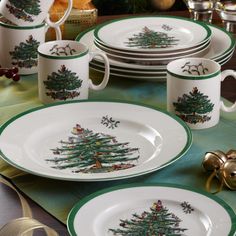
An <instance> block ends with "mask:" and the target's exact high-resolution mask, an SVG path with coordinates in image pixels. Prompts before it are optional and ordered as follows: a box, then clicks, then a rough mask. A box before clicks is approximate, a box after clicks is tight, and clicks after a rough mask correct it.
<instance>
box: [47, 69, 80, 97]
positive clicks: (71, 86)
mask: <svg viewBox="0 0 236 236" xmlns="http://www.w3.org/2000/svg"><path fill="white" fill-rule="evenodd" d="M82 82H83V81H82V80H80V79H79V77H78V76H77V74H76V73H75V72H72V71H70V70H69V69H67V68H66V66H65V65H62V66H61V68H60V69H59V70H58V71H57V72H53V73H52V74H51V75H49V76H48V78H47V80H46V81H44V85H45V87H46V89H47V90H48V91H47V92H46V95H47V96H50V97H51V98H52V99H58V100H66V99H68V98H72V99H73V98H75V97H78V96H79V95H80V92H78V91H77V90H78V89H79V88H80V87H81V86H82Z"/></svg>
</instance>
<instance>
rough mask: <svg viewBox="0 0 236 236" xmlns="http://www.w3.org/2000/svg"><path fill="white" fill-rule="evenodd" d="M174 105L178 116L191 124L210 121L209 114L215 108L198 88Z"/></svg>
mask: <svg viewBox="0 0 236 236" xmlns="http://www.w3.org/2000/svg"><path fill="white" fill-rule="evenodd" d="M173 105H174V107H175V111H176V114H177V115H178V116H179V117H180V118H181V119H182V120H184V121H185V122H188V123H190V124H197V123H204V122H206V121H209V120H210V119H211V116H208V115H207V113H209V112H211V111H212V110H213V107H214V104H213V103H211V101H210V100H209V99H208V96H207V95H204V94H203V93H201V92H200V91H199V90H198V88H197V87H194V88H193V90H192V91H191V92H189V94H184V95H183V96H182V97H178V99H177V102H174V103H173Z"/></svg>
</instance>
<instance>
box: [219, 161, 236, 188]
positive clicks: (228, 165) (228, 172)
mask: <svg viewBox="0 0 236 236" xmlns="http://www.w3.org/2000/svg"><path fill="white" fill-rule="evenodd" d="M219 177H220V178H221V179H223V181H224V184H225V185H226V186H227V187H228V188H230V189H232V190H236V159H229V160H227V161H226V162H225V163H224V165H223V166H222V168H221V169H220V172H219Z"/></svg>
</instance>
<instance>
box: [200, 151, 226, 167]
mask: <svg viewBox="0 0 236 236" xmlns="http://www.w3.org/2000/svg"><path fill="white" fill-rule="evenodd" d="M226 161H227V156H226V155H225V153H224V152H222V151H219V150H216V151H211V152H206V154H205V156H204V158H203V162H202V166H203V167H204V169H205V170H206V171H213V170H219V169H220V168H221V166H222V165H223V164H224V163H225V162H226Z"/></svg>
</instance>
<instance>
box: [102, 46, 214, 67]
mask: <svg viewBox="0 0 236 236" xmlns="http://www.w3.org/2000/svg"><path fill="white" fill-rule="evenodd" d="M209 47H210V42H209V43H208V44H207V45H206V46H204V47H203V48H201V49H199V50H198V51H196V52H192V53H189V54H187V55H176V56H174V57H162V58H157V57H156V58H149V57H139V56H138V57H133V56H132V57H130V56H125V55H120V54H114V53H110V52H106V51H104V52H105V53H106V55H107V56H108V58H111V59H114V60H116V61H121V62H126V63H131V64H141V65H142V64H144V65H166V64H168V63H169V62H170V61H172V60H175V59H179V58H183V57H186V56H187V57H201V56H204V55H206V53H207V52H208V51H209Z"/></svg>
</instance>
